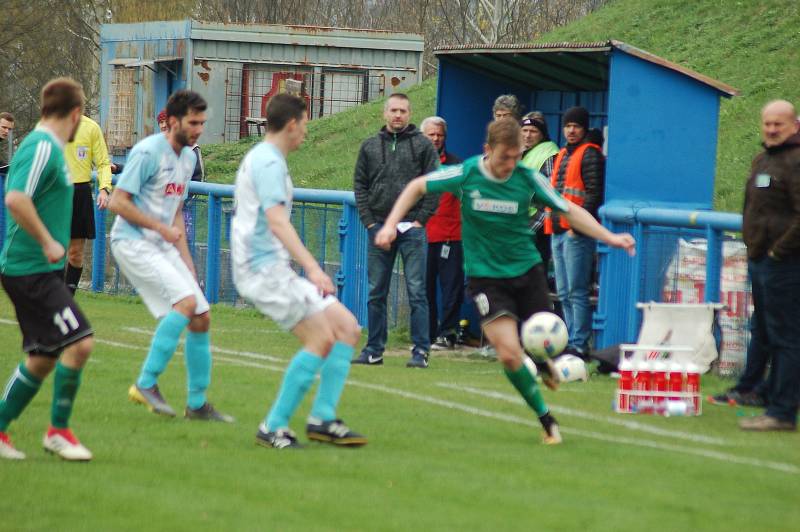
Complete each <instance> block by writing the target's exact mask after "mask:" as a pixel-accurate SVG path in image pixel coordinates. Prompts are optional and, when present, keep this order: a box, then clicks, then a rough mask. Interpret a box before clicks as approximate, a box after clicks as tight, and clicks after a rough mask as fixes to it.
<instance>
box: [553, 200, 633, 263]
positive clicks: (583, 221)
mask: <svg viewBox="0 0 800 532" xmlns="http://www.w3.org/2000/svg"><path fill="white" fill-rule="evenodd" d="M561 216H563V217H564V218H566V219H567V221H568V222H569V225H570V226H572V227H573V228H574V229H577V230H578V231H579V232H580V233H582V234H584V235H586V236H590V237H592V238H595V239H597V240H600V241H602V242H605V243H606V244H608V245H609V246H613V247H615V248H622V249H624V250H625V251H627V252H628V255H630V256H633V255H635V254H636V241H635V240H634V239H633V237H632V236H631V235H629V234H628V233H612V232H611V231H609V230H608V229H606V228H605V227H603V225H602V224H600V223H599V222H598V221H597V220H595V219H594V216H592V215H591V214H589V213H588V212H587V211H586V209H584V208H583V207H580V206H578V205H575V204H574V203H572V202H570V203H569V211H568V212H565V213H563V214H562V215H561Z"/></svg>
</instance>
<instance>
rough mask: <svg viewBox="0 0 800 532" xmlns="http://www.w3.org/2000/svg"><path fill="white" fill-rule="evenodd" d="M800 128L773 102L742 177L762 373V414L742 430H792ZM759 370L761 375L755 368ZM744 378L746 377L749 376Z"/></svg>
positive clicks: (797, 370) (798, 393)
mask: <svg viewBox="0 0 800 532" xmlns="http://www.w3.org/2000/svg"><path fill="white" fill-rule="evenodd" d="M799 130H800V127H799V126H798V124H797V112H796V111H795V108H794V106H793V105H792V104H791V103H789V102H787V101H785V100H775V101H772V102H770V103H768V104H767V105H766V106H764V109H763V110H762V111H761V135H762V138H763V140H764V151H762V152H761V153H759V154H758V155H757V156H756V158H755V159H754V160H753V164H752V166H751V170H750V177H749V178H748V179H747V187H746V189H745V200H744V219H743V222H742V233H743V236H744V243H745V245H747V258H748V269H749V273H750V281H751V284H752V290H753V308H754V311H753V316H752V318H751V326H750V328H751V333H752V335H751V337H750V346H749V348H748V351H747V357H748V360H747V366H748V370H750V372H751V373H753V375H754V376H755V380H758V379H760V378H761V377H762V376H763V372H764V370H765V368H766V365H767V360H768V357H769V356H770V355H771V356H772V367H771V370H770V374H769V378H768V380H767V395H768V398H767V399H768V404H767V410H766V413H765V414H764V415H761V416H756V417H752V418H747V419H743V420H742V421H740V422H739V426H740V427H741V428H742V429H743V430H755V431H773V430H791V431H794V430H797V409H798V404H799V403H800V334H798V332H797V331H798V329H797V324H798V323H800V134H798V131H799ZM759 369H760V371H758V370H759ZM746 373H747V372H746Z"/></svg>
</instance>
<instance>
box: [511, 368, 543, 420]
mask: <svg viewBox="0 0 800 532" xmlns="http://www.w3.org/2000/svg"><path fill="white" fill-rule="evenodd" d="M505 372H506V377H508V380H510V381H511V384H513V385H514V388H516V389H517V391H518V392H519V394H520V395H521V396H522V398H523V399H525V402H526V403H528V405H529V406H530V407H531V408H533V410H534V411H536V415H537V416H543V415H545V414H546V413H547V412H548V411H549V409H548V408H547V405H546V404H545V403H544V397H542V391H541V390H539V385H538V384H536V379H534V378H533V375H531V372H530V371H528V368H526V367H525V365H524V364H523V365H522V366H520V367H519V369H518V370H517V371H511V370H509V369H508V368H505Z"/></svg>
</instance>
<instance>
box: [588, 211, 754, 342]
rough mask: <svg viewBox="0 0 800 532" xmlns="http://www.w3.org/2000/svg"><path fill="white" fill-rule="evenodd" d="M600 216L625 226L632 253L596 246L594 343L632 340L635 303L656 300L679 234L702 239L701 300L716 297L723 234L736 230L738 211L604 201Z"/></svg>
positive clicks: (613, 224)
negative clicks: (703, 272) (704, 242)
mask: <svg viewBox="0 0 800 532" xmlns="http://www.w3.org/2000/svg"><path fill="white" fill-rule="evenodd" d="M600 215H601V217H602V220H603V223H604V224H605V225H606V227H608V228H609V229H611V230H612V231H616V232H619V231H627V232H630V233H631V234H632V235H633V236H634V238H636V241H637V254H636V257H634V259H633V260H631V259H630V258H629V257H627V256H626V255H625V254H624V253H623V252H620V251H614V252H611V250H610V249H609V248H608V247H607V246H604V245H601V246H600V249H599V252H600V299H599V301H598V308H597V313H596V314H595V319H594V328H595V333H596V335H595V343H596V345H597V347H599V348H604V347H608V346H611V345H614V344H618V343H625V342H631V341H634V340H635V339H636V337H637V335H638V332H639V327H640V325H641V315H640V313H639V311H637V310H636V303H639V302H646V301H652V300H654V301H659V300H660V295H661V292H662V289H663V285H664V273H665V271H666V265H667V264H668V263H669V261H671V260H672V258H673V256H674V255H675V250H676V249H677V242H678V239H679V238H683V237H687V236H688V237H698V238H705V239H706V240H707V246H708V247H707V254H706V265H705V267H706V275H705V282H706V285H705V290H704V295H703V299H704V301H705V302H719V301H720V273H721V270H722V242H723V240H724V239H725V235H724V233H725V232H726V231H727V232H740V231H741V228H742V216H741V215H739V214H733V213H724V212H714V211H698V210H685V209H668V208H662V207H642V208H637V207H636V206H631V205H606V206H604V207H603V208H602V209H601V211H600ZM610 318H613V319H610Z"/></svg>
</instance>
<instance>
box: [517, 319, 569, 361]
mask: <svg viewBox="0 0 800 532" xmlns="http://www.w3.org/2000/svg"><path fill="white" fill-rule="evenodd" d="M568 339H569V337H568V334H567V325H566V324H565V323H564V320H562V319H561V318H559V317H558V316H556V315H555V314H553V313H552V312H537V313H536V314H534V315H533V316H531V317H530V318H528V319H527V321H525V323H523V324H522V345H523V346H524V347H525V349H526V350H527V351H528V352H529V353H530V354H531V355H533V356H535V357H538V358H545V357H549V358H553V357H555V356H556V355H558V354H560V353H561V352H562V351H563V350H564V348H565V347H567V340H568Z"/></svg>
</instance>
